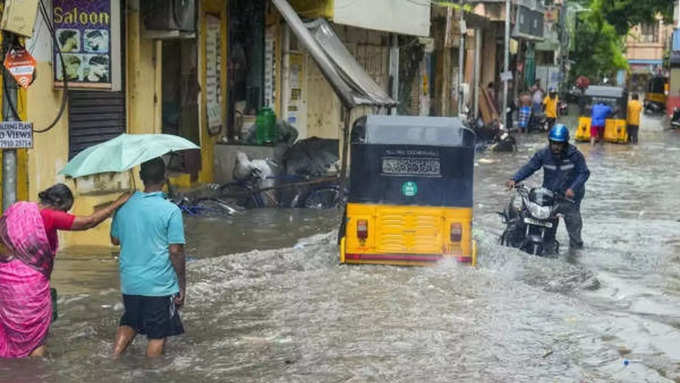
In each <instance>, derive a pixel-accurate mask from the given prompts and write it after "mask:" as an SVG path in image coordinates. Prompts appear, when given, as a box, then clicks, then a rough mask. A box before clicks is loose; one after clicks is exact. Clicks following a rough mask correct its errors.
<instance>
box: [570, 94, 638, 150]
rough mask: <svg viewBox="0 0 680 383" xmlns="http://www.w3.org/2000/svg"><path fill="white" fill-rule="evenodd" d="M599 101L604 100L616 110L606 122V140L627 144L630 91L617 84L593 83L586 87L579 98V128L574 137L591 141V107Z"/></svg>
mask: <svg viewBox="0 0 680 383" xmlns="http://www.w3.org/2000/svg"><path fill="white" fill-rule="evenodd" d="M598 102H604V103H605V104H607V105H609V107H611V108H612V110H613V111H614V113H613V114H612V115H611V116H610V117H609V118H608V119H607V121H606V122H605V127H604V138H603V139H604V141H605V142H612V143H617V144H627V143H628V130H627V129H626V117H627V114H628V92H626V90H625V89H624V88H620V87H615V86H599V85H592V86H589V87H588V89H586V91H585V92H584V94H583V95H582V96H581V99H580V100H579V105H580V108H579V109H580V111H579V118H578V128H577V129H576V134H575V135H574V139H575V140H576V141H581V142H587V141H590V116H591V109H592V107H593V105H595V104H597V103H598Z"/></svg>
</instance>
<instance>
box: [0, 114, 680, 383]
mask: <svg viewBox="0 0 680 383" xmlns="http://www.w3.org/2000/svg"><path fill="white" fill-rule="evenodd" d="M572 118H573V117H572ZM572 125H573V124H572ZM519 140H520V145H519V152H518V153H481V154H480V155H479V156H478V158H477V166H476V194H475V195H476V197H475V198H476V202H475V203H476V205H475V234H476V237H477V239H478V241H479V244H480V248H479V265H478V266H477V267H474V268H473V267H468V266H464V265H459V264H456V263H443V264H440V265H438V266H437V267H432V268H401V267H388V266H341V265H339V264H338V252H337V247H336V245H335V240H336V233H335V232H334V230H335V227H336V226H337V223H338V213H337V212H336V211H324V212H319V211H314V210H307V211H304V210H298V211H294V210H278V211H275V210H259V211H250V212H247V213H246V214H245V215H243V216H240V217H230V218H226V219H215V218H210V219H208V218H206V219H194V218H192V219H187V220H186V226H187V237H188V240H189V245H188V255H189V257H190V262H189V263H188V266H187V267H188V280H189V287H188V298H187V303H186V307H185V308H184V311H183V320H184V324H185V328H186V330H187V333H186V334H185V335H183V336H181V337H177V338H172V339H171V340H170V341H169V343H168V346H167V350H166V351H167V352H166V355H165V356H164V357H162V358H159V359H158V360H147V359H146V358H144V357H143V356H142V354H143V353H144V347H145V343H146V342H145V340H144V339H143V338H141V337H140V338H139V339H138V340H137V341H136V342H135V343H134V344H133V345H132V346H131V348H130V349H129V350H128V353H127V354H126V355H125V356H124V357H123V358H122V359H121V360H119V361H112V360H110V358H109V355H110V351H111V344H112V338H113V336H114V333H115V329H116V325H117V321H118V319H119V317H120V315H121V312H122V306H121V304H120V294H119V292H118V279H117V278H118V276H117V269H116V268H117V264H116V258H115V254H111V253H110V252H108V251H102V250H100V249H99V250H98V249H72V250H69V251H66V252H63V253H61V254H59V257H58V260H57V263H56V266H55V274H54V276H53V285H54V286H55V287H57V288H58V289H59V293H60V298H59V313H60V316H61V317H60V319H59V320H58V321H57V322H55V323H54V325H53V328H52V330H51V335H50V338H49V347H50V355H49V357H48V358H46V359H38V360H20V361H0V382H35V381H45V382H73V381H82V382H94V381H97V382H101V383H104V382H187V381H191V382H452V381H457V382H680V235H679V233H680V223H679V222H678V220H680V216H679V214H678V211H679V208H680V195H679V194H678V189H679V188H680V182H679V181H678V179H677V176H676V170H675V169H676V168H678V167H680V132H675V131H667V130H663V129H661V126H660V124H659V122H658V121H655V120H653V119H646V120H644V121H643V124H642V130H641V133H640V145H639V146H637V147H633V146H624V145H613V144H606V145H604V146H598V147H595V148H590V147H589V146H588V145H582V144H578V146H579V148H580V149H581V150H582V151H583V152H584V154H585V156H586V159H587V161H588V165H589V167H590V169H591V173H592V174H591V178H590V180H589V182H588V183H587V192H586V193H587V194H586V199H585V200H584V202H583V206H582V212H583V215H584V223H585V226H584V232H583V236H584V240H585V241H586V248H585V249H584V250H583V251H582V252H579V253H576V254H574V253H569V251H568V249H566V246H563V250H562V254H561V255H560V256H559V257H557V258H537V257H532V256H529V255H527V254H524V253H521V252H519V251H517V250H515V249H508V248H504V247H500V246H499V245H498V244H497V238H498V236H499V235H500V233H501V231H502V224H501V221H500V219H499V217H497V216H496V214H495V212H496V211H499V210H501V209H502V208H503V206H504V204H505V203H506V202H507V201H508V199H509V197H510V194H509V193H508V192H506V191H505V190H504V189H503V187H502V184H503V183H504V181H505V180H506V179H507V178H508V177H509V176H510V175H511V174H512V173H513V172H514V171H515V170H516V169H517V168H518V167H519V166H520V165H521V164H523V163H524V161H526V160H527V159H528V158H529V156H530V155H531V154H532V153H533V152H534V151H535V150H537V149H538V148H540V147H541V146H542V145H544V144H545V142H544V138H543V137H542V136H541V135H538V134H536V135H530V136H520V137H519ZM540 179H541V178H540V174H539V175H538V176H535V177H534V178H532V179H530V180H529V181H528V182H527V183H528V184H529V185H532V184H537V183H539V182H540ZM558 239H559V240H560V241H561V242H562V243H563V244H566V243H568V239H567V236H566V232H565V230H564V228H563V225H561V228H560V230H559V232H558ZM626 362H627V363H626Z"/></svg>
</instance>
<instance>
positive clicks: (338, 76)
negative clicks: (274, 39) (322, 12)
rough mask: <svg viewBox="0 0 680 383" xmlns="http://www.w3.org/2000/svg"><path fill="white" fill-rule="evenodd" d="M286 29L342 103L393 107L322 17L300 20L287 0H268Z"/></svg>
mask: <svg viewBox="0 0 680 383" xmlns="http://www.w3.org/2000/svg"><path fill="white" fill-rule="evenodd" d="M272 3H274V5H275V6H276V8H278V9H279V12H281V15H283V18H284V19H285V20H286V22H287V23H288V25H289V26H290V29H291V30H292V31H293V33H295V36H297V38H298V40H299V41H300V42H301V43H302V45H303V46H304V47H305V48H306V49H307V51H309V54H310V55H311V56H312V58H313V59H314V61H316V63H317V64H318V65H319V68H320V69H321V73H323V75H324V77H325V78H326V80H328V82H329V83H330V84H331V86H332V87H333V89H334V90H335V92H336V93H337V95H338V97H340V100H341V101H342V103H343V105H344V106H345V107H348V108H352V107H355V106H357V105H376V106H394V105H396V104H397V102H396V101H394V100H393V99H392V98H390V97H389V96H388V95H387V93H386V92H385V90H383V89H382V88H381V87H380V86H379V85H378V84H377V83H376V82H375V81H374V80H373V79H372V78H371V76H370V75H369V74H368V73H366V70H364V68H363V67H362V66H361V65H360V64H359V63H358V62H357V61H356V59H355V58H354V57H353V56H352V54H351V53H350V52H349V51H348V50H347V48H346V47H345V45H344V44H343V43H342V41H340V39H339V38H338V36H337V35H336V34H335V31H333V28H331V26H330V24H329V23H328V22H327V21H326V20H324V19H318V20H315V21H313V22H311V23H307V24H305V23H303V22H302V20H301V19H300V17H299V16H298V15H297V13H296V12H295V10H294V9H293V8H292V7H291V6H290V4H288V1H287V0H272Z"/></svg>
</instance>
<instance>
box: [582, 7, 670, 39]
mask: <svg viewBox="0 0 680 383" xmlns="http://www.w3.org/2000/svg"><path fill="white" fill-rule="evenodd" d="M594 3H597V4H593V5H596V6H597V8H598V10H599V11H600V12H602V14H603V15H604V17H605V19H606V20H607V22H608V23H609V24H611V25H612V26H614V28H615V29H616V32H617V33H618V34H619V35H625V34H627V33H628V31H629V30H630V28H632V27H633V26H635V25H638V24H645V23H652V22H654V21H655V19H656V17H657V16H659V15H660V16H662V17H663V19H664V21H665V22H667V23H670V22H672V20H673V3H674V2H673V0H599V1H597V2H594Z"/></svg>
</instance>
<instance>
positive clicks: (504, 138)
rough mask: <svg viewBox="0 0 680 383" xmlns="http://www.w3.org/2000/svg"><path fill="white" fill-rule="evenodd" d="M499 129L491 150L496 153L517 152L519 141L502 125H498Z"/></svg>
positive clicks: (490, 146) (490, 147)
mask: <svg viewBox="0 0 680 383" xmlns="http://www.w3.org/2000/svg"><path fill="white" fill-rule="evenodd" d="M498 126H499V129H498V132H497V133H496V135H495V136H494V137H493V140H492V141H491V145H489V149H491V150H492V151H494V152H516V151H517V140H515V137H513V136H512V134H510V132H509V131H508V130H506V129H505V127H504V126H503V124H502V123H499V124H498Z"/></svg>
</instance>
